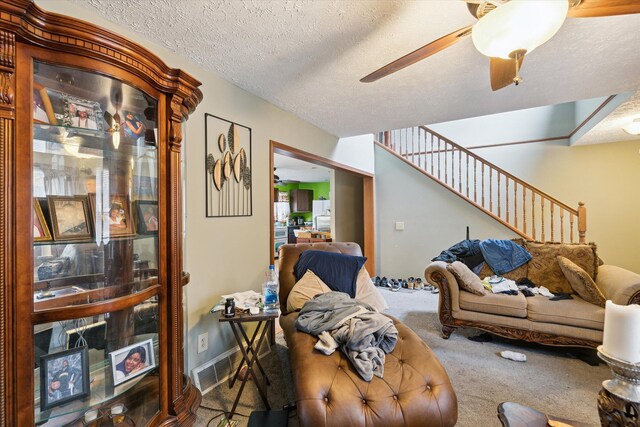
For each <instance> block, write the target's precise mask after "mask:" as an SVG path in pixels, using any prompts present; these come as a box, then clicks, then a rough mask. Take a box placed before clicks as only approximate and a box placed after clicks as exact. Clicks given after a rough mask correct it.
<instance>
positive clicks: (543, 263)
mask: <svg viewBox="0 0 640 427" xmlns="http://www.w3.org/2000/svg"><path fill="white" fill-rule="evenodd" d="M526 248H527V250H528V251H529V253H530V254H531V255H533V259H532V260H531V261H529V272H528V277H529V279H530V280H531V281H532V282H533V283H535V284H536V285H538V286H545V287H546V288H547V289H549V290H550V291H551V292H553V293H559V292H565V293H573V289H572V288H571V285H570V284H569V281H568V280H567V279H566V277H565V276H564V274H563V273H562V270H561V269H560V264H559V263H558V260H557V259H556V257H558V256H561V257H564V258H567V259H568V260H570V261H571V262H573V263H574V264H576V265H578V266H579V267H580V268H582V269H583V270H584V271H585V272H586V273H587V274H588V275H589V277H590V278H591V279H593V280H595V279H596V274H597V272H598V255H597V254H596V250H597V247H596V245H595V243H589V244H585V243H575V244H570V243H550V242H547V243H540V242H526Z"/></svg>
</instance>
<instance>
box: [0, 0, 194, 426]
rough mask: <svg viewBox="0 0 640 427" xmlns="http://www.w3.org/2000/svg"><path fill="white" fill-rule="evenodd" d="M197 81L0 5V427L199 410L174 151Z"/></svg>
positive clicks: (24, 3) (158, 420) (17, 3)
mask: <svg viewBox="0 0 640 427" xmlns="http://www.w3.org/2000/svg"><path fill="white" fill-rule="evenodd" d="M199 85H200V83H199V82H198V81H197V80H195V79H194V78H193V77H191V76H189V75H188V74H186V73H184V72H182V71H180V70H176V69H172V68H169V67H168V66H166V65H165V64H164V63H163V62H162V61H161V60H160V59H159V58H158V57H156V56H155V55H154V54H152V53H151V52H149V51H147V50H146V49H145V48H143V47H141V46H139V45H137V44H135V43H133V42H131V41H129V40H127V39H125V38H123V37H120V36H118V35H117V34H114V33H112V32H110V31H107V30H105V29H102V28H99V27H96V26H94V25H92V24H90V23H87V22H83V21H80V20H77V19H73V18H69V17H66V16H62V15H57V14H53V13H48V12H46V11H44V10H42V9H40V8H39V7H38V6H36V5H35V4H34V3H33V2H32V1H31V0H9V1H6V0H5V1H2V2H0V240H2V242H1V245H0V427H2V426H29V425H43V426H82V425H103V426H104V425H115V424H120V425H123V426H125V425H126V426H130V425H135V426H144V425H162V426H167V425H191V424H193V422H194V421H195V410H196V408H197V406H198V404H199V402H200V393H199V392H198V390H197V389H196V388H195V387H194V386H193V385H192V384H191V383H190V381H189V379H188V376H187V375H185V372H184V371H185V369H184V350H185V349H184V340H185V336H184V324H183V309H184V301H183V292H184V288H183V287H184V286H186V285H187V283H188V275H187V274H185V273H183V271H182V203H181V200H182V199H181V198H182V180H181V174H182V171H181V168H182V162H181V147H182V124H183V122H184V121H185V120H186V119H187V117H188V115H189V114H190V113H192V112H193V111H194V110H195V108H196V106H197V104H198V103H199V102H200V101H201V100H202V93H201V92H200V90H199V89H198V86H199ZM94 417H95V419H94V420H92V418H94Z"/></svg>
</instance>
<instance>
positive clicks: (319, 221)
mask: <svg viewBox="0 0 640 427" xmlns="http://www.w3.org/2000/svg"><path fill="white" fill-rule="evenodd" d="M312 212H313V228H314V229H316V230H318V231H331V200H314V201H313V204H312Z"/></svg>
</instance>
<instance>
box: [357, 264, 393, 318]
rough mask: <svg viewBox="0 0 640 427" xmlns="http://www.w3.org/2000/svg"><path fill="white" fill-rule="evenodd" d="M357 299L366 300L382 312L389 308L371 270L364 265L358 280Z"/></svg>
mask: <svg viewBox="0 0 640 427" xmlns="http://www.w3.org/2000/svg"><path fill="white" fill-rule="evenodd" d="M356 299H359V300H360V301H364V302H366V303H367V304H369V305H370V306H371V307H373V308H375V309H376V311H378V312H380V313H382V312H383V311H384V310H386V309H387V308H389V305H388V304H387V301H386V300H385V299H384V298H383V297H382V295H380V291H378V289H377V288H376V287H375V285H374V284H373V282H372V281H371V277H369V272H368V271H367V269H366V268H364V267H362V268H361V269H360V272H359V273H358V278H357V280H356Z"/></svg>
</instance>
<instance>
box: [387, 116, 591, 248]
mask: <svg viewBox="0 0 640 427" xmlns="http://www.w3.org/2000/svg"><path fill="white" fill-rule="evenodd" d="M378 135H379V137H380V139H382V140H383V143H382V144H381V143H380V142H378V141H376V143H377V144H379V145H380V146H381V147H383V148H384V149H386V150H387V151H389V152H390V153H392V154H394V155H395V156H396V157H398V158H400V159H402V160H403V161H404V162H406V163H408V164H410V165H411V166H412V167H414V168H415V169H417V170H419V171H420V172H422V173H423V174H425V175H426V176H428V177H430V178H431V179H433V180H435V181H436V182H438V183H439V184H441V185H443V186H444V187H445V188H447V189H448V190H450V191H452V192H453V193H455V194H456V195H458V196H460V197H461V198H463V199H465V200H466V201H467V202H469V203H471V204H473V205H474V206H476V207H477V208H479V209H480V210H482V211H483V212H485V213H486V214H488V215H490V216H491V217H492V218H494V219H496V220H497V221H499V222H501V223H502V224H503V225H505V226H506V227H508V228H509V229H511V230H513V231H514V232H516V233H517V234H519V235H521V236H523V237H525V238H527V239H531V240H542V241H546V240H550V241H554V239H556V236H557V235H558V233H559V241H560V242H564V240H565V236H566V235H567V229H568V237H569V240H570V241H571V242H573V241H574V236H575V227H574V224H576V222H577V232H578V241H579V242H581V243H584V242H585V241H586V229H587V223H586V208H585V206H584V203H582V202H579V206H578V208H577V209H576V208H572V207H571V206H569V205H567V204H566V203H563V202H561V201H560V200H558V199H556V198H555V197H553V196H551V195H549V194H547V193H546V192H544V191H542V190H540V189H539V188H536V187H535V186H533V185H531V184H529V183H528V182H525V181H523V180H522V179H520V178H518V177H516V176H514V175H512V174H511V173H509V172H507V171H505V170H504V169H502V168H500V167H499V166H497V165H495V164H493V163H491V162H489V161H487V160H485V159H483V158H482V157H480V156H478V155H477V154H475V153H473V152H471V151H470V150H469V149H467V148H465V147H462V146H461V145H459V144H456V143H455V142H453V141H451V140H450V139H448V138H447V137H445V136H443V135H441V134H439V133H437V132H434V131H433V130H431V129H429V128H428V127H426V126H416V127H413V128H408V129H398V130H392V131H384V132H380V133H379V134H378ZM396 137H398V138H396ZM456 156H457V159H456ZM463 156H465V157H466V158H465V159H463V158H462V157H463ZM478 163H480V167H478ZM478 172H479V175H478ZM494 177H495V178H494ZM485 178H486V180H485ZM485 181H488V182H485ZM478 185H480V190H478ZM538 201H539V203H537V202H538ZM565 222H568V223H567V224H565ZM558 223H559V227H557V225H558ZM565 225H568V227H565ZM547 233H548V234H549V236H550V237H549V239H547Z"/></svg>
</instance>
